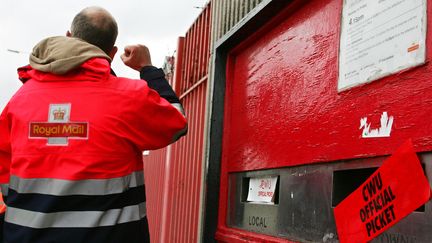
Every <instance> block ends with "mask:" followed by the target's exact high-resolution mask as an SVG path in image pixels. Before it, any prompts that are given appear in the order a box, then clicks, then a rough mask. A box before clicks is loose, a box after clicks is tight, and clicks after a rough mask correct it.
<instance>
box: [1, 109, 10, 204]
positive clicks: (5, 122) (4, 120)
mask: <svg viewBox="0 0 432 243" xmlns="http://www.w3.org/2000/svg"><path fill="white" fill-rule="evenodd" d="M8 107H9V106H8V105H7V106H6V108H5V109H4V110H3V112H2V113H1V115H0V189H1V193H2V194H3V196H4V197H6V196H7V191H8V187H9V168H10V163H11V143H10V127H11V125H10V121H9V118H8Z"/></svg>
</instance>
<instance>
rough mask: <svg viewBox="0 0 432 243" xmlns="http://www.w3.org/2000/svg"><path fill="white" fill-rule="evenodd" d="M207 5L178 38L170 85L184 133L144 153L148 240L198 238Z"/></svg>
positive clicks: (194, 239) (208, 41)
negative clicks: (181, 111) (181, 114)
mask: <svg viewBox="0 0 432 243" xmlns="http://www.w3.org/2000/svg"><path fill="white" fill-rule="evenodd" d="M210 22H211V9H210V4H208V5H207V6H206V7H205V9H204V10H203V12H202V13H201V14H200V16H199V17H198V18H197V20H196V21H195V23H194V24H193V25H192V26H191V28H190V29H189V30H188V31H187V33H186V36H185V37H184V38H180V39H179V46H178V49H177V58H176V65H175V75H174V84H173V86H174V89H175V91H176V93H177V94H178V95H179V97H180V100H181V102H182V104H183V106H184V108H185V112H186V116H187V118H188V123H189V131H188V134H187V136H186V137H184V138H182V139H180V141H178V142H177V143H175V144H174V145H171V146H170V147H168V148H166V149H163V150H159V151H151V152H150V155H149V156H145V157H144V171H145V180H146V190H147V209H148V218H149V226H150V236H151V240H152V242H163V243H167V242H176V243H177V242H197V241H198V239H199V238H200V225H201V224H200V218H201V210H200V209H201V207H202V205H201V201H202V191H203V165H204V160H203V149H204V147H203V143H204V129H205V128H204V124H205V122H204V120H205V114H206V107H207V104H206V103H207V81H208V74H207V73H208V60H209V54H210V52H209V46H210Z"/></svg>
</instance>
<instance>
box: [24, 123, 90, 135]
mask: <svg viewBox="0 0 432 243" xmlns="http://www.w3.org/2000/svg"><path fill="white" fill-rule="evenodd" d="M87 125H88V124H87V123H84V122H71V123H48V122H47V123H42V122H34V123H30V137H34V138H36V137H38V138H58V137H68V138H71V137H76V138H87V130H88V129H87V128H88V127H87Z"/></svg>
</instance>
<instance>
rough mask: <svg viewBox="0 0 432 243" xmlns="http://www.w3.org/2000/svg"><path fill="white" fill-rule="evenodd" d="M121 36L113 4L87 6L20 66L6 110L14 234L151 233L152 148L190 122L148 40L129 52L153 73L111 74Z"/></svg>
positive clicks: (141, 237) (36, 238) (0, 130)
mask: <svg viewBox="0 0 432 243" xmlns="http://www.w3.org/2000/svg"><path fill="white" fill-rule="evenodd" d="M116 37H117V24H116V22H115V20H114V18H113V17H112V16H111V15H110V14H109V13H108V12H107V11H106V10H104V9H101V8H98V7H91V8H86V9H84V10H83V11H81V12H80V13H79V14H78V15H77V16H76V17H75V18H74V20H73V22H72V26H71V31H70V32H69V31H68V32H67V36H66V37H51V38H47V39H45V40H42V41H41V42H40V43H39V44H37V45H36V46H35V47H34V49H33V52H32V54H31V56H30V66H27V67H26V68H23V69H20V72H19V73H20V79H21V80H22V81H23V82H25V84H24V85H23V86H22V87H21V89H20V90H19V91H18V92H17V93H16V94H15V96H14V97H13V98H12V99H11V100H10V102H9V103H8V105H7V106H6V108H5V109H4V111H3V112H2V114H1V116H0V184H1V189H2V193H3V195H4V196H5V202H6V205H7V210H6V215H5V222H4V228H3V229H4V232H3V237H4V242H12V243H15V242H16V243H18V242H19V243H25V242H29V243H30V242H31V243H38V242H41V243H42V242H43V243H47V242H61V243H65V242H71V243H72V242H73V243H78V242H91V243H94V242H128V243H129V242H130V243H132V242H149V235H148V225H147V219H146V210H145V193H144V190H145V188H144V177H143V171H142V170H143V164H142V151H143V150H151V149H158V148H162V147H164V146H167V145H168V144H170V143H172V142H174V141H176V140H177V139H178V138H179V137H180V136H182V135H184V134H185V133H186V129H187V123H186V120H185V117H184V115H183V114H182V107H181V105H180V102H179V100H178V98H177V96H176V95H175V94H174V92H173V90H172V89H171V87H170V86H169V84H168V83H167V81H166V80H165V79H164V73H163V72H162V71H161V70H160V69H157V68H155V67H153V66H152V65H151V59H150V54H149V51H148V49H147V48H146V47H145V46H142V45H135V46H128V47H126V48H125V53H124V54H122V55H121V59H122V60H123V62H124V63H125V64H126V65H127V66H129V67H131V68H133V69H135V70H137V71H140V76H141V78H142V79H144V80H145V81H143V80H132V79H127V78H118V77H116V76H115V75H113V74H110V62H111V60H112V58H114V55H115V54H116V51H117V48H116V47H115V46H114V43H115V40H116ZM161 97H162V98H161Z"/></svg>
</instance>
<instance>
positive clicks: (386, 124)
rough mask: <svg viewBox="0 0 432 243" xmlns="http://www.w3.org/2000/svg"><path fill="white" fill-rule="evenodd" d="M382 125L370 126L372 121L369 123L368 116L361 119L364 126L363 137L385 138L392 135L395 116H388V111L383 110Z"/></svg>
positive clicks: (361, 124) (361, 126)
mask: <svg viewBox="0 0 432 243" xmlns="http://www.w3.org/2000/svg"><path fill="white" fill-rule="evenodd" d="M380 122H381V127H380V128H376V129H371V128H370V125H371V124H370V123H367V117H363V118H361V119H360V128H359V129H362V128H363V132H362V138H383V137H390V133H391V130H392V126H393V116H390V117H389V116H388V114H387V112H385V111H384V112H383V113H382V115H381V120H380Z"/></svg>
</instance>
